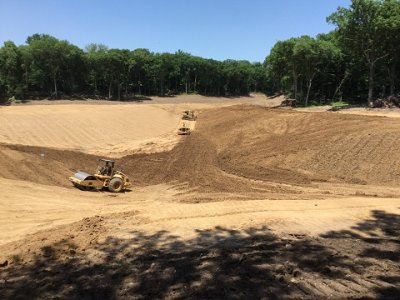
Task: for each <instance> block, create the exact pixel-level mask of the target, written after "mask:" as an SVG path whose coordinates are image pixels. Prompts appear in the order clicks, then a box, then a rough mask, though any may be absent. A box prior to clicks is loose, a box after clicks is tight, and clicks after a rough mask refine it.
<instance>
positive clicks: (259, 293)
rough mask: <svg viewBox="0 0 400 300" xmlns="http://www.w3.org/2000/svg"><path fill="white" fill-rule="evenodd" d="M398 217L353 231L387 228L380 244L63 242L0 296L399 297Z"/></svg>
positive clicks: (12, 271) (7, 283)
mask: <svg viewBox="0 0 400 300" xmlns="http://www.w3.org/2000/svg"><path fill="white" fill-rule="evenodd" d="M399 217H400V216H399V215H393V214H387V213H385V212H382V211H375V212H373V219H371V220H366V221H365V222H362V223H360V224H358V225H357V226H356V229H355V231H361V232H364V233H368V232H373V233H374V234H375V231H376V230H378V231H381V235H380V236H375V235H374V236H373V239H374V242H373V241H372V240H368V237H365V238H366V240H363V238H364V237H361V234H360V233H358V234H359V235H357V233H356V232H354V231H353V230H351V231H349V232H344V231H343V232H329V233H327V234H325V235H324V237H318V238H310V237H306V236H304V235H297V234H291V235H288V236H287V237H278V236H277V235H275V234H273V233H272V232H271V231H270V230H269V229H268V228H267V227H261V228H248V229H246V230H241V231H239V230H233V229H228V228H223V227H216V228H214V229H212V230H197V231H196V232H195V236H194V237H193V238H192V239H190V240H182V239H181V238H180V237H179V236H176V235H173V234H172V233H170V232H168V231H158V232H156V233H154V234H146V233H144V232H140V231H134V232H131V233H130V235H129V237H128V238H117V237H112V236H109V237H107V238H105V239H101V240H100V239H99V240H97V242H96V243H95V244H93V245H92V246H91V247H90V249H89V248H88V249H81V248H79V247H78V246H77V245H76V244H74V242H73V241H72V240H71V239H63V240H60V241H59V242H57V243H53V244H51V245H47V246H44V247H43V248H42V249H41V251H40V253H37V254H35V255H33V256H32V258H31V260H30V261H28V262H27V263H25V264H23V263H20V264H17V263H16V261H17V260H18V257H16V258H15V260H14V263H13V264H12V265H11V266H9V267H7V268H6V269H4V270H3V271H1V273H0V275H1V277H0V278H1V279H2V281H0V295H2V299H37V298H63V299H65V298H66V299H119V298H129V299H130V298H134V299H142V298H146V299H153V298H157V299H159V298H174V299H182V298H191V299H196V298H200V299H203V298H207V299H209V298H212V299H227V298H228V299H259V298H265V299H284V298H290V299H300V298H301V299H316V298H328V297H331V298H359V299H368V297H370V298H391V297H392V298H393V299H394V297H395V296H398V295H399V290H398V288H397V286H398V285H399V280H400V276H398V270H399V265H398V257H397V256H394V257H391V256H389V257H387V256H385V255H382V253H379V252H376V251H389V250H387V249H388V248H387V243H388V241H389V243H392V244H394V245H395V246H397V247H398V246H399V236H398V231H396V232H394V231H393V230H392V228H396V226H397V228H398V226H399ZM393 222H395V223H393ZM393 226H395V227H393ZM349 234H350V236H349ZM383 239H384V240H385V241H384V240H383ZM392 246H393V245H390V247H392ZM371 247H374V248H373V249H374V250H375V252H374V251H372V252H371V249H372V248H371ZM385 249H386V250H385ZM397 250H399V249H397ZM383 266H385V268H386V269H385V270H384V271H382V269H381V268H382V267H383ZM396 271H397V273H396ZM371 276H373V277H371ZM375 280H376V282H374V281H375ZM375 283H376V284H375Z"/></svg>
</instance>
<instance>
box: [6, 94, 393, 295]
mask: <svg viewBox="0 0 400 300" xmlns="http://www.w3.org/2000/svg"><path fill="white" fill-rule="evenodd" d="M280 100H281V99H279V98H275V99H271V100H266V99H265V98H264V97H263V96H261V95H254V96H253V97H249V98H239V99H224V100H222V99H219V98H203V97H200V96H190V97H175V98H167V99H165V98H161V99H159V98H156V99H153V100H152V101H149V102H144V103H129V104H126V103H120V104H110V103H108V102H106V103H103V102H98V101H94V102H90V103H87V102H74V103H70V102H67V101H64V102H63V101H61V102H57V103H58V104H59V105H50V104H54V103H47V102H42V103H41V104H40V105H37V104H29V105H16V106H12V107H6V108H4V107H3V108H1V109H0V120H1V121H4V122H7V125H6V129H7V130H6V129H4V128H1V129H0V143H2V145H0V185H1V186H2V192H1V197H0V294H1V295H3V298H5V299H15V298H54V297H55V296H58V297H62V298H72V299H82V298H88V299H94V298H96V299H110V298H117V299H118V298H121V299H124V298H173V299H175V298H262V297H264V298H277V297H279V298H291V299H299V298H303V299H317V298H335V299H336V298H352V299H357V298H360V299H365V298H363V297H367V298H368V297H369V298H393V299H396V297H397V296H398V295H399V293H400V290H399V288H398V286H399V284H400V280H399V277H398V274H399V270H400V265H399V262H400V257H399V255H398V253H400V248H399V245H400V241H399V236H400V188H399V186H400V185H399V183H400V176H399V175H400V171H399V170H400V153H399V152H398V149H399V146H400V145H399V141H400V131H399V128H400V120H398V119H397V118H383V117H376V116H364V115H353V114H352V115H348V114H342V113H336V112H335V113H333V112H304V111H301V112H299V111H295V110H292V109H276V108H272V107H275V106H277V103H279V101H280ZM48 102H50V101H48ZM250 104H256V106H255V105H250ZM184 109H196V110H197V111H198V112H199V118H198V120H197V121H196V124H195V127H194V124H191V126H193V127H194V129H195V130H194V131H193V133H192V134H191V135H190V136H184V137H177V136H176V129H177V127H178V126H179V124H180V120H179V116H180V113H181V111H182V110H184ZM53 112H54V113H55V114H54V115H52V114H53ZM89 112H90V113H89ZM360 112H361V114H363V112H362V111H360ZM353 113H354V112H353ZM105 115H107V116H108V117H109V118H110V120H114V121H113V122H110V123H108V124H109V127H108V129H107V130H110V133H112V132H113V131H114V130H116V131H120V130H121V128H123V127H129V130H128V131H126V132H123V133H119V134H118V135H116V137H115V140H113V142H112V143H110V144H107V145H106V146H104V147H103V146H101V143H103V144H104V143H107V142H106V140H107V139H106V138H105V137H104V135H103V134H102V133H104V132H105V131H98V130H95V129H94V128H95V124H97V120H98V119H101V117H104V116H105ZM132 116H135V117H134V118H132ZM156 116H157V118H158V119H157V120H154V117H156ZM21 119H23V120H24V122H22V124H23V125H21V126H22V127H23V128H25V129H23V128H22V127H20V126H19V125H18V126H16V125H15V124H19V123H18V122H17V120H21ZM81 120H85V121H81ZM48 121H49V122H50V123H52V122H53V123H54V126H43V125H42V124H50V123H43V122H48ZM153 121H154V122H153ZM79 122H82V123H79ZM85 122H86V123H85ZM74 126H75V127H74ZM82 126H83V127H86V128H90V130H91V131H90V134H89V135H87V136H86V135H84V133H83V132H80V130H82V129H81V128H82ZM143 128H144V129H143ZM71 129H73V130H76V131H77V132H80V134H79V137H78V138H76V137H74V136H70V135H68V131H69V130H71ZM29 130H32V132H34V133H35V134H37V135H36V136H37V137H38V140H40V143H39V142H38V141H37V140H36V139H33V137H32V134H27V133H29V132H31V131H29ZM36 131H38V132H40V133H37V132H36ZM6 135H7V137H6ZM86 141H87V142H86ZM149 141H151V143H153V144H151V145H149V146H151V147H148V148H146V147H144V146H143V143H144V142H145V143H149ZM17 144H18V145H17ZM163 150H164V151H163ZM43 154H44V155H43ZM98 155H108V156H114V157H117V158H118V160H117V164H118V165H119V166H121V167H122V168H123V171H124V172H125V173H127V174H128V175H129V176H130V177H131V179H132V181H133V188H132V190H131V191H127V192H125V193H121V194H111V193H109V192H105V191H104V192H83V191H80V190H77V189H74V188H72V187H71V186H70V185H69V183H68V181H67V180H66V179H67V177H68V176H69V175H71V174H72V173H73V172H74V171H76V170H78V169H81V170H85V171H88V172H90V171H91V170H94V169H95V167H96V159H97V157H98Z"/></svg>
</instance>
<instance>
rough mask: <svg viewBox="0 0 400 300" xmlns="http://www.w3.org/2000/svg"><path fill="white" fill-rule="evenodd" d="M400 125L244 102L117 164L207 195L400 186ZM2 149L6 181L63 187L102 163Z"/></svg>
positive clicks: (74, 155) (147, 180) (146, 181)
mask: <svg viewBox="0 0 400 300" xmlns="http://www.w3.org/2000/svg"><path fill="white" fill-rule="evenodd" d="M399 127H400V120H398V119H395V118H383V117H366V116H350V115H342V114H336V113H329V112H324V113H301V112H295V111H289V110H280V109H268V108H262V107H255V106H249V105H239V106H232V107H226V108H219V109H211V110H205V111H203V112H202V113H201V114H200V116H199V119H198V121H197V124H196V130H195V131H194V132H193V134H192V135H190V136H186V137H182V138H181V142H180V143H179V144H178V145H177V146H176V147H175V148H174V149H173V150H171V151H167V152H162V153H155V154H137V155H131V156H126V157H123V158H121V159H119V160H118V162H117V163H118V165H120V166H122V167H123V171H124V172H126V173H128V175H130V176H131V177H132V179H133V180H134V182H136V184H139V185H151V184H160V183H165V182H180V183H184V184H187V185H188V186H190V187H201V188H202V189H203V190H205V191H207V190H209V191H230V192H244V193H245V192H248V191H254V190H258V189H261V190H263V189H265V190H270V191H271V190H274V188H275V185H271V183H283V184H290V185H310V184H311V183H312V182H327V181H328V182H345V183H353V184H374V185H391V186H398V185H399V184H400V176H399V175H400V171H399V170H400V152H399V151H398V149H399V147H400V132H399V130H398V128H399ZM0 151H1V152H2V155H0V166H1V168H0V176H2V177H5V178H10V179H17V178H19V179H23V180H30V181H34V182H39V183H43V184H54V185H62V186H65V185H67V184H68V183H66V181H65V178H66V177H67V176H69V175H71V173H73V172H74V171H75V170H77V169H82V170H85V171H91V170H94V169H95V167H96V159H97V157H96V156H90V155H88V154H82V153H80V152H73V151H67V150H54V149H45V150H43V148H38V147H26V146H7V145H3V146H1V147H0ZM42 152H44V157H43V156H41V154H42ZM54 170H56V173H55V172H54ZM290 190H291V189H290V188H288V189H286V192H290Z"/></svg>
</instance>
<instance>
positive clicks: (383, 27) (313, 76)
mask: <svg viewBox="0 0 400 300" xmlns="http://www.w3.org/2000/svg"><path fill="white" fill-rule="evenodd" d="M327 21H328V22H329V23H331V24H333V25H335V29H334V30H333V31H332V32H330V33H328V34H320V35H318V36H317V37H316V38H311V37H309V36H302V37H298V38H291V39H288V40H285V41H280V42H278V43H276V44H275V46H274V47H273V48H272V50H271V52H270V54H269V56H267V58H266V60H265V62H264V65H265V67H266V69H267V74H268V75H267V77H268V79H269V81H270V84H271V89H272V90H273V91H275V92H282V93H284V94H287V95H289V96H290V97H292V98H295V99H296V100H297V101H300V102H302V103H304V104H305V105H308V104H309V101H310V100H312V101H313V102H317V103H327V102H331V101H334V100H342V99H345V100H347V101H349V100H350V101H351V100H352V101H365V99H368V102H369V104H372V101H373V100H374V99H375V98H377V97H387V96H390V95H396V94H397V93H399V77H400V76H399V75H400V1H399V0H352V2H351V5H350V6H349V7H348V8H343V7H339V8H338V9H337V11H336V12H334V13H332V14H331V15H330V16H329V17H328V18H327Z"/></svg>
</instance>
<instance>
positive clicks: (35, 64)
mask: <svg viewBox="0 0 400 300" xmlns="http://www.w3.org/2000/svg"><path fill="white" fill-rule="evenodd" d="M327 21H328V22H329V23H331V24H333V25H334V26H335V29H334V30H333V31H332V32H329V33H326V34H320V35H318V36H316V37H310V36H301V37H294V38H290V39H287V40H283V41H278V42H277V43H276V44H275V45H274V46H273V48H272V49H271V51H270V53H269V55H268V56H267V57H266V59H265V61H264V63H250V62H248V61H239V60H225V61H217V60H213V59H205V58H202V57H198V56H193V55H191V54H189V53H186V52H184V51H181V50H180V51H177V52H176V53H154V52H151V51H150V50H148V49H135V50H127V49H110V48H108V47H107V46H105V45H102V44H89V45H88V46H87V47H85V49H80V48H78V47H77V46H75V45H72V44H71V43H69V42H68V41H65V40H59V39H57V38H55V37H52V36H50V35H46V34H34V35H32V36H30V37H28V38H27V41H26V44H25V45H20V46H17V45H15V44H14V43H13V42H12V41H6V42H5V43H4V45H3V46H2V47H0V101H1V100H5V99H7V98H9V97H12V96H14V97H16V98H20V99H35V98H45V97H46V98H49V97H50V98H62V97H79V96H84V97H94V98H107V99H121V100H122V99H126V98H130V97H132V96H135V95H161V96H165V95H170V94H179V93H198V94H202V95H207V96H209V95H214V96H234V95H247V94H249V93H251V92H253V91H256V92H265V93H275V94H276V93H281V94H285V95H286V96H288V97H291V98H295V99H296V100H297V102H300V103H302V104H304V105H309V104H310V103H318V104H324V103H329V102H331V101H336V100H341V99H345V100H347V101H358V102H361V101H364V102H366V100H367V99H368V102H369V103H370V104H371V103H372V100H373V99H375V98H377V97H387V96H390V95H396V94H398V93H399V92H400V90H399V87H400V84H399V78H400V76H399V75H400V55H399V53H400V0H352V1H351V5H350V6H349V7H347V8H343V7H339V8H338V9H337V10H336V11H335V12H333V13H332V14H331V15H330V16H328V18H327Z"/></svg>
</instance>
